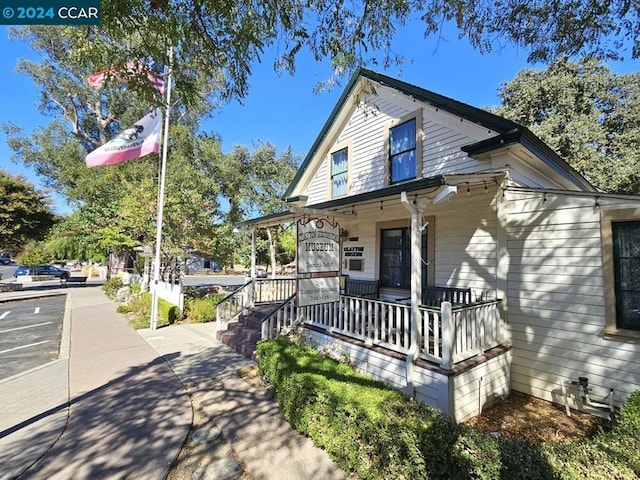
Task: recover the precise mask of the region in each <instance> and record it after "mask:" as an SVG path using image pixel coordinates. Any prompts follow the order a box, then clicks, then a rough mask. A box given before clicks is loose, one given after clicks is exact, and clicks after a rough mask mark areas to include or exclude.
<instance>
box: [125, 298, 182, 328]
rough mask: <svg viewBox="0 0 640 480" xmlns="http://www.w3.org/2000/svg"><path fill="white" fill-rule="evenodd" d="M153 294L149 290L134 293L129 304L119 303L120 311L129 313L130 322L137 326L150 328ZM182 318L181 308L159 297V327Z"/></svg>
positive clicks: (134, 326)
mask: <svg viewBox="0 0 640 480" xmlns="http://www.w3.org/2000/svg"><path fill="white" fill-rule="evenodd" d="M152 301H153V295H152V294H151V293H149V292H147V293H142V294H139V295H134V296H133V299H132V300H131V301H130V302H129V304H128V305H119V306H118V312H119V313H127V314H130V315H129V324H130V325H131V326H132V327H133V328H135V329H139V328H149V324H150V319H151V302H152ZM181 319H182V317H181V315H180V309H179V308H178V307H177V306H176V305H173V304H171V303H169V302H167V301H166V300H164V299H162V298H159V299H158V323H157V326H158V327H165V326H167V325H172V324H174V323H176V322H178V321H180V320H181Z"/></svg>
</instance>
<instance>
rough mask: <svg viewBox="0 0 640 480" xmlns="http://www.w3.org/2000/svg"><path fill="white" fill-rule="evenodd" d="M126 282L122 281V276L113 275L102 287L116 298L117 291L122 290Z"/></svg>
mask: <svg viewBox="0 0 640 480" xmlns="http://www.w3.org/2000/svg"><path fill="white" fill-rule="evenodd" d="M123 286H124V284H123V283H122V279H121V278H120V277H111V278H110V279H109V280H107V281H106V282H104V285H102V289H103V290H104V291H105V292H106V294H107V295H109V296H110V297H111V298H116V293H118V290H120V289H121V288H122V287H123Z"/></svg>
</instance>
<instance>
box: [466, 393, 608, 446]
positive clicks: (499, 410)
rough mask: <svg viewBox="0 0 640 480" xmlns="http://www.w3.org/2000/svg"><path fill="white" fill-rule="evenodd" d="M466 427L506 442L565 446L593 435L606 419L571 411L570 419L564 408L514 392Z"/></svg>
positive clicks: (605, 426)
mask: <svg viewBox="0 0 640 480" xmlns="http://www.w3.org/2000/svg"><path fill="white" fill-rule="evenodd" d="M466 423H467V425H470V426H471V427H473V428H476V429H478V430H480V431H483V432H487V433H490V432H500V435H501V436H502V438H504V439H506V440H528V441H530V442H532V443H542V442H554V443H557V442H563V441H566V440H571V439H578V438H586V437H590V436H592V435H594V434H595V433H596V432H597V431H598V427H599V426H601V427H603V428H604V429H606V428H607V427H608V422H607V421H606V420H604V419H601V418H598V417H595V416H593V415H588V414H586V413H581V412H577V411H575V410H571V417H568V416H567V414H566V412H565V409H564V407H562V406H559V405H555V404H553V403H550V402H546V401H544V400H540V399H538V398H534V397H529V396H528V395H524V394H522V393H518V392H512V393H511V394H510V395H509V396H508V397H507V398H505V399H501V400H498V401H497V402H496V403H495V404H494V405H492V406H491V407H488V408H487V409H486V410H485V411H483V413H482V415H480V416H478V417H475V418H472V419H471V420H469V421H468V422H466Z"/></svg>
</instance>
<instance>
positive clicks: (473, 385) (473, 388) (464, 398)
mask: <svg viewBox="0 0 640 480" xmlns="http://www.w3.org/2000/svg"><path fill="white" fill-rule="evenodd" d="M510 364H511V352H505V353H504V354H502V355H500V356H497V357H495V358H492V359H491V360H489V361H488V362H484V363H482V364H480V365H478V366H477V367H474V368H472V369H471V370H468V371H466V372H465V373H463V374H461V375H457V376H454V377H452V382H453V401H454V405H455V407H454V412H453V415H452V416H453V418H454V420H455V421H457V422H464V421H465V420H468V419H469V418H471V417H475V416H476V415H478V414H479V413H480V411H481V409H484V408H485V407H486V406H488V405H491V404H492V403H493V402H494V401H495V400H496V399H497V398H499V397H505V396H507V395H508V394H509V391H510V383H511V382H510V379H509V376H510V373H509V365H510Z"/></svg>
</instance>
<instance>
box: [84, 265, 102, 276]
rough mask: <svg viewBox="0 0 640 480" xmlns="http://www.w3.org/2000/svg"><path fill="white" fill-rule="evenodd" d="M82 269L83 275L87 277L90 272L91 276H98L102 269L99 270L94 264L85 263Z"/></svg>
mask: <svg viewBox="0 0 640 480" xmlns="http://www.w3.org/2000/svg"><path fill="white" fill-rule="evenodd" d="M81 271H82V275H84V276H85V277H88V276H89V273H91V277H97V276H99V275H100V271H99V270H98V268H97V267H95V266H93V265H83V267H82V270H81Z"/></svg>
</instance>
